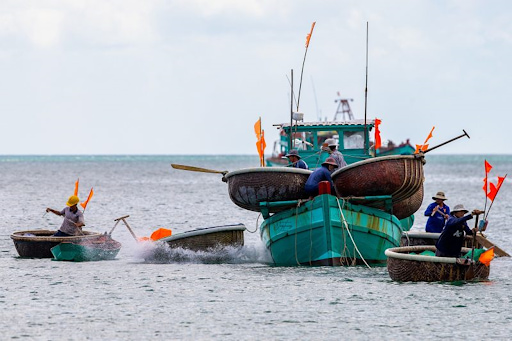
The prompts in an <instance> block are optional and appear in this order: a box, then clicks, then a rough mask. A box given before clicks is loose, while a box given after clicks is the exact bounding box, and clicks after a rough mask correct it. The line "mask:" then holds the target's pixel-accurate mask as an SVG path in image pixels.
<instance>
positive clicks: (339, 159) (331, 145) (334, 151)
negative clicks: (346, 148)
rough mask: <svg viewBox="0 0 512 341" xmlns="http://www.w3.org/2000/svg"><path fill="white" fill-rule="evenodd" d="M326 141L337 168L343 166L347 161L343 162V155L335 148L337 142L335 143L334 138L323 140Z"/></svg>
mask: <svg viewBox="0 0 512 341" xmlns="http://www.w3.org/2000/svg"><path fill="white" fill-rule="evenodd" d="M325 142H326V143H327V146H328V147H329V149H330V153H331V156H330V157H332V158H333V159H334V160H335V161H336V164H337V165H338V168H341V167H345V166H346V165H347V163H346V162H345V158H344V157H343V154H342V153H341V152H340V151H339V150H338V149H337V148H338V144H337V143H336V140H334V139H327V140H325Z"/></svg>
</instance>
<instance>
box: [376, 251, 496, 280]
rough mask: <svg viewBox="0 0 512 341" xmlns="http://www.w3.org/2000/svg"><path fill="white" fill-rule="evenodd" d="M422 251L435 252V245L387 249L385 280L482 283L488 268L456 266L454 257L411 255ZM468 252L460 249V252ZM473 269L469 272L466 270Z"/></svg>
mask: <svg viewBox="0 0 512 341" xmlns="http://www.w3.org/2000/svg"><path fill="white" fill-rule="evenodd" d="M425 250H429V251H433V252H435V250H436V248H435V246H427V245H423V246H405V247H395V248H391V249H387V250H386V252H385V254H386V256H387V257H388V261H387V268H388V272H389V277H391V279H392V280H394V281H399V282H438V281H446V282H452V281H464V280H486V279H488V278H489V272H490V267H489V266H486V265H484V264H481V263H478V262H477V263H475V264H473V266H471V265H470V264H460V262H459V261H458V260H457V258H451V257H435V256H423V255H419V254H417V255H413V254H410V252H415V253H421V252H423V251H425ZM470 250H471V249H468V248H462V253H467V252H468V251H470ZM471 267H473V269H472V271H470V268H471Z"/></svg>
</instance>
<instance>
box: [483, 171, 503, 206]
mask: <svg viewBox="0 0 512 341" xmlns="http://www.w3.org/2000/svg"><path fill="white" fill-rule="evenodd" d="M506 177H507V176H506V175H505V176H498V184H497V185H494V184H493V183H492V182H490V183H489V193H487V197H488V198H489V199H491V201H494V198H496V194H498V191H499V190H500V187H501V185H502V184H503V181H505V178H506Z"/></svg>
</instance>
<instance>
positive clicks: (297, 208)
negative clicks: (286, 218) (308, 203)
mask: <svg viewBox="0 0 512 341" xmlns="http://www.w3.org/2000/svg"><path fill="white" fill-rule="evenodd" d="M299 206H300V202H299V205H297V207H296V208H295V261H296V262H297V265H300V263H299V257H298V256H297V222H298V219H299V218H298V214H299Z"/></svg>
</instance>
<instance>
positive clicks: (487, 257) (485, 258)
mask: <svg viewBox="0 0 512 341" xmlns="http://www.w3.org/2000/svg"><path fill="white" fill-rule="evenodd" d="M493 259H494V247H491V248H490V249H489V250H487V251H485V252H484V253H482V254H481V255H480V257H479V258H478V261H479V262H480V263H482V264H485V265H486V266H489V265H490V264H491V261H492V260H493Z"/></svg>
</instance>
